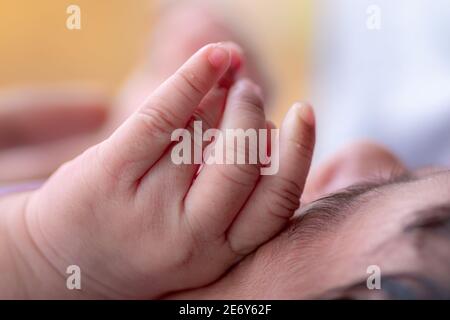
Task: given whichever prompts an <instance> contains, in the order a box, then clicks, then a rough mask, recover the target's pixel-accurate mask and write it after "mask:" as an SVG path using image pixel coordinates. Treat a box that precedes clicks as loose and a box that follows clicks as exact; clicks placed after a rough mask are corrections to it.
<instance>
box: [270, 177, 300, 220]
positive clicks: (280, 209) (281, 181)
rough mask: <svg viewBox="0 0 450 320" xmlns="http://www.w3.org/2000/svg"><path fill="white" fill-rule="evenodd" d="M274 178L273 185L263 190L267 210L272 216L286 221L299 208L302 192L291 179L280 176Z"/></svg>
mask: <svg viewBox="0 0 450 320" xmlns="http://www.w3.org/2000/svg"><path fill="white" fill-rule="evenodd" d="M274 178H275V179H276V180H275V181H274V183H272V184H270V185H268V186H266V188H265V189H264V194H265V195H266V196H265V197H264V199H266V205H267V208H268V210H269V211H270V213H271V214H272V215H274V216H277V217H280V218H283V219H288V218H290V217H291V216H292V214H293V213H294V211H295V210H297V209H298V207H299V206H300V194H301V191H302V190H301V188H300V186H299V185H298V183H296V182H295V181H293V180H291V179H287V178H284V177H280V176H274ZM268 199H270V201H269V200H268Z"/></svg>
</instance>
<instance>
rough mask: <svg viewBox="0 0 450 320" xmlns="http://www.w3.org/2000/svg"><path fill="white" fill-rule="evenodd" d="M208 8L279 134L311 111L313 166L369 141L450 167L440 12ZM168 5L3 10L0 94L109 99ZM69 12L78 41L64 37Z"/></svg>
mask: <svg viewBox="0 0 450 320" xmlns="http://www.w3.org/2000/svg"><path fill="white" fill-rule="evenodd" d="M182 2H184V3H186V2H188V3H189V2H191V3H192V6H195V5H196V4H197V3H199V1H188V0H186V1H182ZM204 2H205V3H206V4H207V5H208V6H210V7H213V8H214V10H215V11H216V12H218V13H220V14H221V15H223V18H224V21H226V22H227V23H228V24H229V26H230V27H231V28H232V29H233V30H235V31H236V32H237V33H242V39H244V42H246V41H245V39H248V40H249V41H248V44H251V49H252V51H253V53H254V54H255V55H257V56H258V63H259V67H260V68H261V69H264V72H265V75H266V77H268V78H270V79H268V80H269V81H268V83H269V85H270V88H269V89H270V93H271V96H272V99H271V100H269V101H270V102H269V106H268V110H269V114H270V117H271V118H272V119H274V120H275V122H276V123H277V124H280V122H281V119H282V118H283V116H284V114H285V112H286V110H287V109H288V108H289V107H290V105H291V104H292V103H293V102H294V101H295V100H299V99H300V100H309V101H311V102H312V103H313V104H314V105H315V108H316V112H317V117H318V121H319V128H318V130H319V132H318V145H317V153H316V159H315V160H316V161H320V160H322V159H323V158H324V157H326V156H327V155H329V154H330V153H332V152H334V151H335V150H337V148H339V147H340V146H342V145H343V144H345V143H348V142H349V141H352V140H354V139H361V138H368V139H372V140H375V141H378V142H380V143H382V144H385V145H387V146H388V147H390V148H391V149H393V150H394V151H395V152H396V153H397V154H399V156H400V157H401V158H402V160H404V161H406V162H407V163H408V164H410V165H411V166H420V165H425V164H429V163H440V164H449V162H450V142H449V141H450V41H449V39H450V2H449V1H448V0H431V1H421V0H408V1H406V0H395V1H389V0H377V1H376V0H373V1H367V0H316V1H312V0H282V1H275V0H242V1H237V0H211V1H204ZM167 3H170V4H172V5H174V4H176V3H177V1H156V0H155V1H152V0H132V1H126V0H76V1H68V0H58V1H54V0H40V1H29V0H0V89H3V90H7V89H9V88H16V87H22V86H27V87H30V86H31V87H32V86H35V85H42V84H55V83H56V84H61V83H74V84H89V85H94V86H98V87H100V88H102V89H103V90H104V91H105V92H106V93H107V95H109V96H110V97H115V95H117V93H118V92H120V89H121V86H122V85H123V83H124V81H125V80H126V79H127V77H128V76H129V74H130V73H131V72H132V70H133V69H134V68H135V67H136V65H137V64H138V61H140V60H141V59H142V56H143V53H144V52H145V49H146V48H148V43H149V38H150V37H151V34H152V29H153V27H154V24H155V21H157V20H158V19H157V18H158V17H159V15H160V12H161V10H163V9H162V8H164V6H166V5H167ZM71 4H76V5H78V6H79V7H80V8H81V29H80V30H68V29H67V28H66V20H67V17H68V14H67V13H66V9H67V7H68V6H69V5H71ZM187 27H188V26H187ZM245 44H247V43H244V45H245Z"/></svg>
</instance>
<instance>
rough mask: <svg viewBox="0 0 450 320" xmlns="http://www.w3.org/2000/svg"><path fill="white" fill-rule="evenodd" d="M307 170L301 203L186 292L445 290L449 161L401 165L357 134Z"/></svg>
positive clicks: (439, 293)
mask: <svg viewBox="0 0 450 320" xmlns="http://www.w3.org/2000/svg"><path fill="white" fill-rule="evenodd" d="M317 172H318V174H314V175H312V176H311V177H310V179H309V182H308V187H307V190H306V191H305V197H304V198H305V199H308V201H309V202H308V203H306V204H304V205H303V206H302V207H301V209H300V210H299V211H298V214H297V216H296V217H295V218H294V219H293V220H292V221H291V223H290V225H289V226H288V228H287V229H286V230H285V231H284V232H283V233H281V234H280V235H279V236H277V237H276V238H274V239H273V240H271V241H269V242H268V243H266V244H265V245H264V246H262V247H261V248H259V249H258V250H257V251H256V252H255V253H254V254H252V255H251V256H249V257H247V258H246V259H245V260H243V261H242V262H241V263H240V264H238V265H236V266H235V267H234V268H233V269H232V270H231V271H230V273H229V274H228V275H227V276H226V277H224V278H223V279H222V280H220V281H219V282H217V283H215V284H213V285H211V286H209V287H207V288H205V289H200V290H196V291H192V292H189V293H187V294H188V295H190V296H191V297H204V298H243V299H247V298H274V299H302V298H362V299H365V298H388V299H389V298H394V299H395V298H400V299H411V298H412V299H414V298H449V297H450V272H449V270H450V250H448V248H449V247H450V171H449V170H441V169H426V170H419V171H416V172H412V171H408V170H406V169H405V167H404V166H403V165H402V164H401V162H400V161H399V160H398V159H397V158H396V157H395V156H393V155H392V154H390V153H389V152H388V151H386V150H385V149H383V148H380V147H378V146H376V145H373V144H369V143H359V144H355V145H353V146H351V147H349V148H346V150H345V151H343V152H340V153H338V154H337V155H336V156H334V157H333V158H332V159H331V160H330V161H329V162H328V163H326V164H325V166H323V167H322V168H319V170H318V171H317ZM374 174H375V175H376V176H377V178H375V176H374ZM333 188H335V189H338V190H335V191H332V190H333ZM376 277H378V278H379V279H378V280H376ZM369 288H370V289H372V290H370V289H369ZM377 289H379V290H377Z"/></svg>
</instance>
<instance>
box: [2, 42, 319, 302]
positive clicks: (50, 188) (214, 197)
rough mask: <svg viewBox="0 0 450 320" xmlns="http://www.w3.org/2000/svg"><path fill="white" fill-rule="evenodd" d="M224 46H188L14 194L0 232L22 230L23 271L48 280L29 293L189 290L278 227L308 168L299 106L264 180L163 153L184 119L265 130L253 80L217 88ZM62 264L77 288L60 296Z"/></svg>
mask: <svg viewBox="0 0 450 320" xmlns="http://www.w3.org/2000/svg"><path fill="white" fill-rule="evenodd" d="M233 48H234V46H231V45H229V44H216V45H208V46H206V47H204V48H203V49H201V50H200V51H198V52H197V53H196V54H195V55H194V56H192V57H191V58H190V59H189V60H188V61H187V62H186V63H185V64H184V65H183V66H182V67H181V68H180V69H179V70H178V71H177V72H176V73H175V74H174V75H173V76H171V77H170V78H169V79H168V80H167V81H166V82H164V83H163V84H162V85H161V86H160V87H159V88H157V89H156V90H155V91H154V92H153V94H152V95H151V96H150V97H149V99H148V100H147V102H146V103H145V104H144V105H143V106H142V107H141V108H140V109H139V110H138V111H136V112H135V113H134V114H133V115H132V116H131V117H130V118H129V119H128V120H127V121H126V122H125V123H124V124H123V125H122V126H121V127H120V128H119V129H117V130H116V132H115V133H113V135H112V136H111V137H109V138H108V139H107V140H105V141H103V142H102V143H100V144H99V145H96V146H94V147H92V148H91V149H89V150H87V151H86V152H85V153H83V154H82V155H80V156H79V157H77V158H76V159H74V160H72V161H71V162H69V163H67V164H65V165H63V166H62V167H61V168H60V169H59V170H58V171H57V172H56V173H55V174H54V175H53V176H52V177H51V178H50V179H49V180H48V181H47V183H46V184H45V185H44V186H43V187H42V188H41V189H39V190H37V191H36V192H34V193H31V194H29V195H27V196H26V197H24V198H25V199H26V200H24V201H25V203H24V205H23V208H24V209H23V212H24V214H23V215H17V214H16V215H14V216H13V215H10V216H9V217H8V219H9V220H10V223H9V224H8V227H9V228H10V229H12V228H17V229H20V230H23V232H19V233H17V234H21V235H23V236H22V238H21V239H15V240H14V241H15V244H16V247H17V248H18V249H17V250H18V251H21V252H25V254H24V255H25V256H26V257H32V258H31V260H32V261H30V259H28V265H29V266H31V269H32V270H34V271H35V273H36V274H37V276H39V277H41V278H45V277H47V276H48V277H49V278H51V279H52V280H51V281H48V283H47V289H46V290H42V291H38V290H37V289H36V288H34V291H33V294H35V295H38V296H37V297H39V295H40V294H41V295H45V297H49V296H50V297H57V298H61V297H62V296H65V295H64V293H66V294H67V296H68V297H77V295H80V296H81V297H92V298H99V297H107V298H157V297H161V296H163V295H164V294H167V293H169V292H173V291H179V290H184V289H188V288H194V287H200V286H203V285H206V284H208V283H210V282H212V281H214V280H216V279H218V278H219V277H220V276H221V275H222V274H223V273H224V272H225V271H226V270H227V269H228V268H230V266H232V265H233V264H234V263H236V262H237V261H239V259H241V258H242V257H243V256H244V255H247V254H248V253H250V252H252V251H253V250H254V249H255V248H257V247H258V246H259V245H261V244H262V243H264V242H266V241H267V240H269V239H270V238H271V237H273V236H274V235H275V234H276V233H277V232H279V231H280V230H281V229H282V227H283V226H284V224H285V223H286V221H287V220H289V218H290V217H291V216H292V214H293V213H294V211H295V210H296V209H297V208H298V206H299V198H300V196H301V192H302V189H303V186H304V182H305V179H306V175H307V173H308V170H309V165H310V161H311V156H312V150H313V144H314V122H313V116H312V111H311V109H310V108H309V107H308V106H303V107H299V106H294V107H293V108H292V109H291V110H290V112H289V114H288V116H287V118H286V120H285V122H284V123H283V126H282V128H281V135H280V144H279V146H277V150H279V158H280V168H279V170H278V172H277V173H276V174H274V175H271V176H262V177H261V176H260V165H259V164H227V165H222V164H211V165H205V166H204V167H203V168H202V170H200V172H199V173H198V169H199V165H198V164H195V163H194V164H181V165H179V164H175V163H174V162H173V161H172V158H171V150H172V148H173V142H172V141H171V134H172V132H173V131H174V130H176V129H178V128H185V127H188V128H191V125H192V121H193V119H195V120H197V121H198V120H200V121H202V124H203V127H204V129H205V130H206V129H207V128H206V127H219V128H220V129H221V130H225V129H238V128H240V129H243V130H246V129H249V128H253V129H265V128H267V124H266V120H265V116H264V111H263V102H262V99H261V96H260V93H259V89H258V88H257V87H256V86H255V85H254V84H252V83H251V82H249V81H248V80H242V81H239V82H238V83H237V84H235V85H233V86H232V87H231V89H230V90H229V92H228V90H227V89H226V88H224V86H222V85H221V83H222V80H223V78H224V77H226V76H227V73H229V72H230V68H233V65H234V64H235V63H234V62H233V61H235V59H236V56H237V53H236V51H235V50H234V49H233ZM225 101H226V105H225V106H224V104H225ZM191 130H192V129H191ZM234 152H246V153H248V152H249V151H248V150H244V151H242V150H240V151H239V150H234ZM197 173H198V175H197ZM30 252H31V253H30ZM69 265H77V266H79V267H80V270H81V274H82V290H81V291H80V292H72V291H69V290H67V289H66V282H65V277H66V276H67V275H66V273H65V272H66V268H67V267H68V266H69ZM54 275H58V276H57V277H55V276H54ZM48 286H51V287H48ZM35 297H36V296H35Z"/></svg>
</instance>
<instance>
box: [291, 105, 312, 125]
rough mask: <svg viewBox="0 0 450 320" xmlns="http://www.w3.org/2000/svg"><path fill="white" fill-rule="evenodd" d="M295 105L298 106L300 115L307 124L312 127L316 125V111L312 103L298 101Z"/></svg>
mask: <svg viewBox="0 0 450 320" xmlns="http://www.w3.org/2000/svg"><path fill="white" fill-rule="evenodd" d="M294 107H295V108H297V110H298V115H299V116H300V118H301V119H302V120H303V121H305V123H306V124H308V125H310V126H311V127H312V126H314V124H315V122H316V120H315V117H314V111H313V109H312V107H311V105H310V104H308V103H301V102H297V103H295V104H294Z"/></svg>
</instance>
